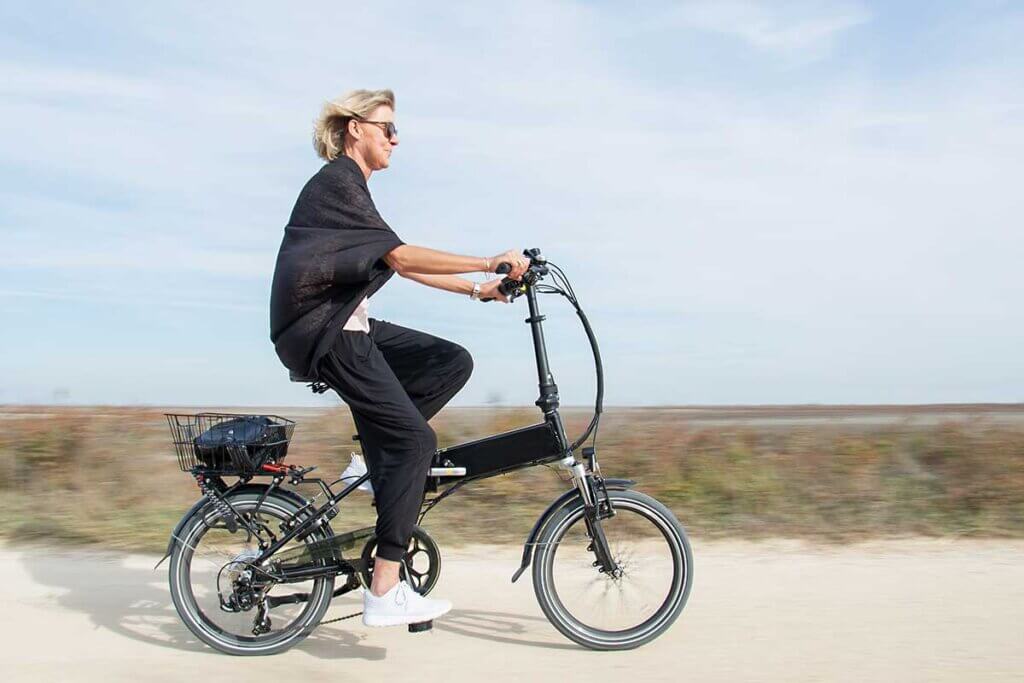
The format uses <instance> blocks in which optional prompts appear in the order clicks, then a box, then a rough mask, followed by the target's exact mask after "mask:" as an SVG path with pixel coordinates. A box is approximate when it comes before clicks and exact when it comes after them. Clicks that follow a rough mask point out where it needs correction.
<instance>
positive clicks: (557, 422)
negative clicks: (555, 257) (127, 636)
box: [253, 286, 616, 578]
mask: <svg viewBox="0 0 1024 683" xmlns="http://www.w3.org/2000/svg"><path fill="white" fill-rule="evenodd" d="M525 295H526V300H527V303H528V305H529V311H530V317H528V318H526V320H525V321H524V322H526V323H529V325H530V331H531V334H532V336H533V349H534V355H535V358H536V361H537V381H538V388H539V392H540V396H539V397H538V398H537V400H536V401H535V405H536V406H537V407H538V408H540V409H541V412H543V414H544V421H545V423H547V425H548V426H549V427H550V429H551V431H552V432H553V435H554V438H555V440H556V444H555V445H554V446H555V447H554V448H552V449H551V450H552V451H555V450H556V451H557V452H554V453H550V454H542V455H541V457H539V458H531V459H529V460H524V461H523V462H522V463H512V464H507V465H504V466H501V467H494V468H492V469H487V470H485V471H480V472H477V473H475V474H474V475H472V476H468V477H462V478H460V477H454V478H449V480H450V481H452V482H454V481H457V480H459V479H462V481H461V482H460V483H465V482H466V481H469V480H475V479H481V478H485V477H488V476H494V475H496V474H503V473H508V472H510V471H514V470H517V469H523V468H526V467H530V466H533V465H536V464H539V463H542V462H551V461H553V460H563V461H564V459H566V458H572V457H573V453H572V451H573V448H574V446H575V445H577V444H573V443H572V442H570V441H569V439H568V437H567V436H566V433H565V425H564V424H563V422H562V416H561V415H560V414H559V412H558V408H559V396H558V385H557V384H555V380H554V377H553V376H552V374H551V367H550V365H549V363H548V352H547V345H546V343H545V341H544V327H543V322H544V320H545V316H544V315H542V314H541V312H540V307H539V305H538V303H537V292H536V290H535V289H534V287H533V286H526V287H525ZM577 313H579V314H580V316H581V319H582V320H583V322H584V327H585V329H586V331H587V336H588V338H589V339H590V343H591V347H592V349H593V351H594V358H595V361H596V363H597V371H598V375H599V392H598V401H597V408H596V411H595V420H594V421H593V422H592V423H591V427H590V428H588V431H587V432H586V433H585V434H584V437H581V439H580V441H582V439H583V438H585V437H586V436H587V435H588V434H589V433H590V430H591V429H593V426H594V424H595V422H596V419H597V417H598V416H599V415H600V412H601V393H602V392H601V391H600V388H601V384H603V383H602V382H601V381H600V375H601V363H600V355H599V353H598V350H597V344H596V340H595V339H594V336H593V332H592V330H591V329H590V326H589V324H588V323H587V321H586V317H585V316H583V313H582V311H581V310H580V309H579V308H578V307H577ZM539 426H540V425H535V426H534V427H526V428H523V429H522V430H513V432H508V433H506V435H498V436H496V437H487V438H485V439H481V440H479V441H476V442H470V443H469V444H462V445H460V446H453V447H451V448H449V449H441V450H439V451H438V456H444V455H445V454H446V453H449V454H451V453H455V452H456V451H457V450H458V449H460V448H465V447H466V446H470V445H477V446H479V447H482V448H486V447H487V444H488V442H489V441H493V440H495V439H498V438H501V437H503V436H505V437H508V436H510V435H511V436H515V434H516V433H517V432H523V433H524V435H527V434H529V432H530V430H535V429H536V428H537V427H539ZM577 443H579V442H577ZM576 466H578V465H576ZM367 479H369V474H364V475H363V476H361V477H360V478H359V479H358V480H356V481H355V482H353V483H351V484H349V485H347V486H346V487H345V488H344V489H343V490H342V491H341V492H339V493H337V494H330V489H329V488H326V487H325V493H328V494H329V495H328V498H327V500H326V502H325V503H324V504H323V505H322V506H320V507H319V508H316V509H315V510H314V511H312V513H311V514H310V515H309V516H308V517H306V518H305V519H304V520H302V521H300V522H298V523H297V524H296V525H295V526H293V527H292V528H291V529H289V530H288V531H287V532H286V533H285V534H284V535H283V536H282V537H281V538H279V539H278V540H276V541H274V542H273V543H271V544H270V545H269V546H268V547H267V548H265V549H264V550H263V552H261V553H260V556H259V557H258V558H256V559H255V560H253V564H255V565H257V566H258V565H260V564H262V563H263V562H264V561H265V560H267V559H269V558H270V557H271V556H272V555H273V554H274V553H276V552H277V551H278V550H280V549H281V548H282V547H284V546H285V545H286V544H287V543H288V542H289V541H291V540H292V539H294V538H295V537H297V536H300V535H301V534H304V533H306V532H308V531H310V530H312V529H313V528H314V527H315V526H317V525H318V524H320V523H321V522H322V520H323V519H324V516H325V515H326V514H327V512H328V511H329V510H331V509H333V508H334V506H336V505H337V504H338V503H339V502H340V501H341V500H342V499H343V498H345V497H346V496H347V495H348V494H349V493H351V492H352V491H354V490H355V489H356V488H358V487H359V485H360V484H362V483H363V482H365V481H366V480H367ZM580 488H581V489H584V488H585V490H580V491H579V495H580V496H581V497H582V498H583V501H584V503H585V504H586V507H587V514H586V515H585V523H586V526H587V530H588V531H589V532H590V535H591V537H592V538H593V539H594V541H595V543H594V552H595V554H596V556H597V558H598V560H599V562H600V564H601V565H602V568H603V569H605V570H607V571H613V570H614V569H616V565H615V563H614V561H613V560H612V559H611V553H610V552H609V550H608V546H607V540H606V539H605V537H604V533H603V532H602V530H601V525H600V518H601V517H604V516H609V514H614V512H613V511H611V510H610V509H609V508H610V502H609V503H606V505H607V507H606V509H605V510H602V509H601V506H600V504H599V503H600V501H599V500H598V491H597V487H596V486H595V485H594V482H593V480H592V479H591V478H590V477H586V478H585V479H583V481H582V482H581V485H580ZM446 493H447V492H446ZM319 570H320V571H322V572H325V573H330V572H331V571H332V568H330V567H319ZM292 571H293V572H294V571H295V570H294V569H293V570H292ZM303 573H305V572H303ZM306 578H308V577H306Z"/></svg>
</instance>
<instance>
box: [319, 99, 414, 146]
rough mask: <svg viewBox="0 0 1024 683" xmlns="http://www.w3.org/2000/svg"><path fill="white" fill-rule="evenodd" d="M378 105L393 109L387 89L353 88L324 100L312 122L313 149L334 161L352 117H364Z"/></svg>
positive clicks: (392, 100) (392, 102)
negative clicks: (339, 95) (318, 114)
mask: <svg viewBox="0 0 1024 683" xmlns="http://www.w3.org/2000/svg"><path fill="white" fill-rule="evenodd" d="M381 105H387V106H389V107H391V108H392V109H394V108H395V93H393V92H391V91H390V90H352V91H349V92H347V93H345V94H344V95H342V96H341V97H336V98H335V99H333V100H329V101H327V102H324V106H323V109H321V110H320V116H318V117H317V119H316V121H315V122H314V125H313V149H315V150H316V154H317V156H318V157H320V158H321V159H323V160H325V161H334V160H335V159H337V158H338V157H339V156H341V153H342V150H343V149H344V142H345V133H346V132H347V131H348V122H349V121H351V120H352V119H364V118H366V117H367V116H369V115H370V114H371V113H372V112H373V110H374V109H376V108H377V107H379V106H381Z"/></svg>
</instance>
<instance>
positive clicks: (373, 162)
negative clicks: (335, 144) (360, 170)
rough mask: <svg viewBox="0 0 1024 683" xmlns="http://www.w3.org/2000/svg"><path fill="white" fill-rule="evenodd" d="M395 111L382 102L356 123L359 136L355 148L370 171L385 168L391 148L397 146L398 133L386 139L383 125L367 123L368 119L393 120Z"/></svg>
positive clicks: (389, 157)
mask: <svg viewBox="0 0 1024 683" xmlns="http://www.w3.org/2000/svg"><path fill="white" fill-rule="evenodd" d="M394 120H395V111H394V110H393V109H392V108H391V107H389V106H387V105H386V104H382V105H381V106H379V107H377V108H376V109H374V110H373V111H372V112H370V115H369V116H367V117H366V121H363V122H359V123H358V129H359V138H358V140H357V141H356V149H357V150H358V152H359V153H360V155H361V156H362V157H363V160H364V161H365V162H366V165H367V166H369V167H370V170H371V171H379V170H380V169H382V168H387V167H388V163H389V162H390V160H391V150H393V149H394V148H395V147H397V146H398V134H397V133H396V134H395V135H394V136H393V137H391V138H390V139H388V136H387V133H385V132H384V128H385V126H382V125H377V124H376V123H369V121H378V122H392V123H393V122H394Z"/></svg>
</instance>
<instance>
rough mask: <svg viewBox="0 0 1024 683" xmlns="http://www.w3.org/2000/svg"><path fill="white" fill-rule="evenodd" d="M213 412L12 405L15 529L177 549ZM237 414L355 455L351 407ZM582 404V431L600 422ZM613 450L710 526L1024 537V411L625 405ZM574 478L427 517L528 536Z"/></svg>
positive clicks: (845, 538)
mask: <svg viewBox="0 0 1024 683" xmlns="http://www.w3.org/2000/svg"><path fill="white" fill-rule="evenodd" d="M200 410H201V409H196V408H189V409H174V408H167V409H157V408H121V407H94V408H84V407H38V406H23V407H20V406H6V407H2V408H0V474H2V476H0V500H2V502H3V510H4V514H3V515H2V516H0V537H2V538H5V539H7V540H8V541H14V542H17V541H50V542H52V541H64V542H67V543H69V544H70V543H73V544H90V545H102V546H106V547H113V548H124V549H133V550H143V551H159V550H162V548H163V547H164V546H165V545H166V542H167V539H168V534H169V532H170V530H171V528H172V527H173V526H174V524H175V522H176V521H177V520H178V519H179V518H180V517H181V515H182V514H183V513H184V512H185V511H186V510H187V509H188V507H189V506H190V505H191V504H192V503H193V502H194V501H195V500H196V499H197V497H198V495H199V494H198V490H197V488H196V486H195V484H194V482H193V481H192V480H191V479H190V477H189V476H188V475H187V474H185V473H183V472H181V471H180V470H179V468H178V465H177V461H176V459H175V457H174V454H173V450H172V448H171V445H170V438H169V432H168V429H167V424H166V421H165V420H164V417H163V413H164V412H200ZM222 410H227V411H230V412H246V413H274V414H280V415H283V416H285V417H290V418H292V419H295V420H297V421H298V427H297V428H296V430H295V435H294V438H293V442H292V446H291V449H290V451H289V456H288V459H287V462H291V463H296V464H302V465H318V466H319V468H320V469H319V471H318V474H320V475H321V476H323V477H325V478H328V480H333V479H334V478H335V477H336V476H337V475H338V474H340V472H341V471H342V470H343V469H344V467H345V465H346V464H347V463H348V459H349V456H348V454H349V453H350V452H351V451H352V450H355V449H354V446H355V444H353V442H352V441H351V435H352V434H353V429H352V422H351V418H350V416H349V414H348V411H347V409H346V408H344V407H339V408H334V409H314V408H301V409H296V408H279V409H261V410H254V409H251V408H247V409H241V410H235V411H232V410H231V409H230V408H223V409H222ZM566 416H567V418H568V423H569V431H570V433H571V435H576V434H578V433H579V431H580V430H582V428H583V426H584V425H585V424H586V422H587V421H588V419H589V413H588V412H587V411H585V410H569V411H566ZM538 417H539V412H538V411H537V410H536V409H525V408H523V409H513V408H450V409H446V410H444V411H443V412H442V414H441V415H439V416H437V417H436V418H435V419H434V420H433V422H432V425H433V426H434V429H435V430H436V431H437V433H438V440H439V442H440V443H441V445H451V444H454V443H459V442H462V441H466V440H470V439H473V438H477V437H482V436H486V435H489V434H494V433H498V432H501V431H505V430H508V429H512V428H515V427H518V426H522V425H527V424H532V423H534V422H537V421H539V420H538ZM598 454H599V460H600V462H601V465H602V470H603V472H604V474H605V476H613V477H628V478H632V479H635V480H637V481H638V487H637V488H638V489H640V490H642V491H645V492H647V493H650V494H652V495H654V496H655V497H657V498H659V499H660V500H662V501H663V502H665V503H666V504H667V505H669V507H671V508H672V510H673V511H674V512H675V513H676V515H677V516H678V517H679V518H680V520H681V521H682V522H683V524H684V525H685V526H686V527H687V529H688V531H689V532H690V533H691V534H692V535H694V536H697V537H704V538H721V537H733V538H747V539H750V538H754V539H756V538H765V537H792V538H804V539H810V540H817V541H821V542H826V543H843V542H850V541H859V540H865V539H869V538H879V537H900V536H910V535H914V536H921V535H924V536H970V537H1015V538H1021V537H1024V405H1007V404H998V405H940V406H793V407H735V408H720V407H715V408H710V407H709V408H622V409H611V410H609V411H608V412H607V413H606V414H605V417H604V418H603V420H602V425H601V428H600V432H599V440H598ZM566 488H567V484H566V483H564V482H563V481H562V479H561V478H560V476H559V473H558V472H556V471H554V470H552V469H548V468H545V467H537V468H533V469H531V470H525V471H521V472H516V473H513V474H511V475H505V476H500V477H496V478H492V479H490V480H486V481H483V482H479V483H476V484H472V485H470V486H466V487H465V488H463V489H462V490H460V491H458V492H457V493H456V494H455V495H453V496H451V497H450V498H448V499H446V500H445V501H443V502H442V503H441V504H440V505H439V506H438V507H436V508H435V509H434V510H433V511H431V512H430V514H429V515H428V516H427V518H426V520H425V523H424V526H425V527H427V528H428V529H429V530H430V532H431V533H432V534H433V535H434V536H435V537H436V538H437V539H438V541H439V542H440V543H441V544H442V546H443V545H445V544H449V545H458V544H462V543H474V542H488V543H495V542H498V543H504V542H509V543H517V542H522V541H523V539H524V538H525V537H526V534H527V533H528V532H529V530H530V527H531V525H532V524H533V522H534V520H535V519H536V518H537V516H538V515H539V514H540V513H541V512H542V511H543V509H544V508H545V507H546V506H547V504H548V503H549V502H550V501H551V500H552V499H553V498H554V497H555V496H556V495H557V494H559V493H560V492H561V491H563V490H565V489H566ZM305 490H306V491H307V492H308V493H309V494H310V495H312V494H313V493H314V492H315V489H314V488H312V487H310V488H307V489H305ZM373 520H374V509H373V508H372V507H371V505H370V498H369V497H368V496H367V495H366V494H365V493H361V492H355V493H354V494H353V495H351V496H350V497H349V498H347V499H346V500H345V501H344V502H343V503H342V505H341V515H340V516H339V517H338V518H337V519H335V520H334V522H333V526H334V528H335V531H341V530H345V529H348V528H355V527H356V526H363V525H368V524H372V523H373Z"/></svg>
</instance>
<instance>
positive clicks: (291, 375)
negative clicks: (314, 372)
mask: <svg viewBox="0 0 1024 683" xmlns="http://www.w3.org/2000/svg"><path fill="white" fill-rule="evenodd" d="M288 379H290V380H291V381H293V382H301V383H302V384H311V383H313V382H315V381H317V380H316V377H308V376H306V375H304V374H303V373H301V372H295V371H294V370H289V371H288Z"/></svg>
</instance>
